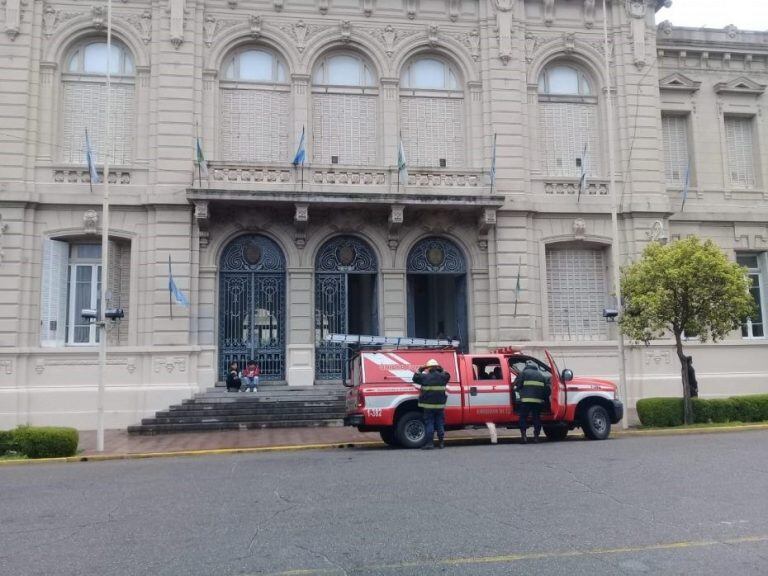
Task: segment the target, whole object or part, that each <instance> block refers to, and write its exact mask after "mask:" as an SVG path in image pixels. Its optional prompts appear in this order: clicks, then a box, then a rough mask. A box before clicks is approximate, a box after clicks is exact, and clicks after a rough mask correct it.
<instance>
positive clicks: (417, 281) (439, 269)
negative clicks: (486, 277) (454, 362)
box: [407, 237, 468, 351]
mask: <svg viewBox="0 0 768 576" xmlns="http://www.w3.org/2000/svg"><path fill="white" fill-rule="evenodd" d="M407 266H408V336H412V337H415V338H457V339H458V340H459V341H460V342H461V346H460V347H461V349H462V350H464V351H466V350H467V342H468V330H467V272H466V263H465V260H464V256H463V254H462V253H461V251H460V250H459V248H458V247H457V246H456V245H455V244H454V243H453V242H451V241H449V240H446V239H444V238H438V237H430V238H425V239H423V240H421V241H419V242H418V243H417V244H416V245H415V246H414V247H413V249H412V250H411V252H410V254H409V255H408V265H407Z"/></svg>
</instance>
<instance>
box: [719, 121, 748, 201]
mask: <svg viewBox="0 0 768 576" xmlns="http://www.w3.org/2000/svg"><path fill="white" fill-rule="evenodd" d="M753 126H754V121H753V118H751V117H744V116H726V117H725V140H726V145H727V148H728V174H729V180H730V182H731V185H732V186H734V187H736V188H752V187H754V186H755V150H754V133H753V130H754V128H753Z"/></svg>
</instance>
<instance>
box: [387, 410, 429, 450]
mask: <svg viewBox="0 0 768 576" xmlns="http://www.w3.org/2000/svg"><path fill="white" fill-rule="evenodd" d="M426 437H427V430H426V427H425V426H424V420H423V419H422V417H421V412H407V413H405V414H403V415H402V416H401V417H400V419H399V420H398V421H397V426H396V427H395V440H396V441H397V443H398V444H399V445H400V446H402V447H403V448H420V447H421V445H422V444H424V441H425V439H426Z"/></svg>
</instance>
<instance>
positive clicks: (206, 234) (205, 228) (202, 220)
mask: <svg viewBox="0 0 768 576" xmlns="http://www.w3.org/2000/svg"><path fill="white" fill-rule="evenodd" d="M195 222H197V229H198V232H199V234H200V248H205V247H207V246H208V241H209V239H210V231H209V227H210V223H211V220H210V213H209V212H208V201H207V200H198V201H195Z"/></svg>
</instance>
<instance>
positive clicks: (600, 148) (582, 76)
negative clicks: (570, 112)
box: [534, 57, 605, 178]
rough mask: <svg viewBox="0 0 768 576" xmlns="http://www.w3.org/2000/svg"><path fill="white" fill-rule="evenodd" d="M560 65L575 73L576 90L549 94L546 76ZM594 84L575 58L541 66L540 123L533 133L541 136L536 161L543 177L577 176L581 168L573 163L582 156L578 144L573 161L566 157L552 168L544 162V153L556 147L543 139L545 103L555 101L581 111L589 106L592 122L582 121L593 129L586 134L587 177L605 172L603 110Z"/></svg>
mask: <svg viewBox="0 0 768 576" xmlns="http://www.w3.org/2000/svg"><path fill="white" fill-rule="evenodd" d="M561 67H564V68H569V69H571V70H573V71H574V72H575V73H576V74H577V75H578V76H577V77H578V93H572V94H568V93H550V91H549V83H550V78H549V75H550V74H551V73H552V71H553V70H555V69H557V68H561ZM596 86H597V83H596V81H595V77H594V75H593V74H592V73H591V72H590V71H589V69H588V68H587V67H585V66H583V65H582V64H581V63H579V62H577V61H574V59H570V58H562V57H555V58H553V59H552V60H550V61H549V62H547V63H546V65H544V66H543V67H542V68H541V71H540V72H539V75H538V78H537V82H536V89H537V94H538V103H539V110H538V114H537V117H538V118H539V123H538V125H536V126H535V127H534V133H535V134H537V135H538V137H539V138H540V139H541V140H540V142H539V145H540V147H541V154H539V159H540V160H539V161H540V162H541V169H542V172H543V174H544V175H545V176H550V177H565V178H578V177H579V176H580V171H581V167H580V165H577V163H576V158H581V156H583V146H581V145H579V146H577V148H578V150H576V151H574V152H573V153H572V154H571V156H573V158H571V159H570V160H572V161H573V162H572V163H571V162H569V161H568V160H569V159H567V158H566V159H565V162H563V165H562V166H560V165H558V166H555V167H553V166H548V165H547V158H546V153H547V152H551V151H552V150H554V149H555V148H556V146H555V145H554V144H553V143H552V142H548V141H547V140H545V138H547V131H546V129H545V127H544V126H543V124H542V123H543V122H544V117H543V114H544V106H556V105H558V104H560V105H573V106H574V108H580V109H581V111H582V112H583V111H585V110H587V109H589V110H590V112H591V113H592V117H591V121H590V120H585V121H584V122H582V124H586V125H588V126H590V127H592V128H594V130H595V131H594V133H592V134H590V135H589V136H588V138H589V141H590V142H591V146H588V147H587V157H586V170H587V176H588V177H589V178H593V177H599V176H601V175H603V174H604V172H605V170H604V168H603V164H604V162H603V156H604V144H603V138H602V131H601V128H600V126H601V124H602V122H603V120H604V118H603V112H602V110H601V109H600V100H599V99H598V97H597V93H598V90H597V89H596ZM556 124H557V125H558V126H562V125H563V124H564V123H561V122H556ZM564 140H568V141H574V138H572V135H569V134H566V135H565V136H564ZM561 147H562V146H561ZM581 161H582V162H584V159H581Z"/></svg>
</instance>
